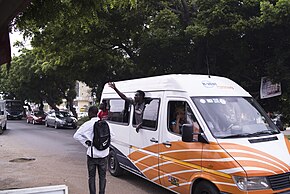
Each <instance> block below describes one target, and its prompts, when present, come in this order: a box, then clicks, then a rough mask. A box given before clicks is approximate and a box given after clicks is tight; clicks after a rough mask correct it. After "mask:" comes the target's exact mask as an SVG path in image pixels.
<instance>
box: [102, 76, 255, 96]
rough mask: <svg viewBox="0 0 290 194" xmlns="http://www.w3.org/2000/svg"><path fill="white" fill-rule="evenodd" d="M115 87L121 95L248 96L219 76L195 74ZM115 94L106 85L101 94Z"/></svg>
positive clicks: (121, 82) (162, 77)
mask: <svg viewBox="0 0 290 194" xmlns="http://www.w3.org/2000/svg"><path fill="white" fill-rule="evenodd" d="M115 84H116V87H117V88H118V89H119V90H120V91H121V92H123V93H131V92H136V91H137V90H143V91H144V92H145V93H146V92H153V91H180V92H187V93H188V95H189V96H248V97H249V96H250V94H249V93H248V92H246V91H245V90H244V89H243V88H242V87H241V86H239V85H238V84H236V83H235V82H233V81H232V80H230V79H228V78H224V77H219V76H208V75H196V74H169V75H161V76H154V77H146V78H140V79H132V80H126V81H118V82H115ZM110 93H114V94H115V93H116V92H115V91H114V90H113V89H111V88H110V87H109V86H108V84H106V85H105V87H104V90H103V94H110Z"/></svg>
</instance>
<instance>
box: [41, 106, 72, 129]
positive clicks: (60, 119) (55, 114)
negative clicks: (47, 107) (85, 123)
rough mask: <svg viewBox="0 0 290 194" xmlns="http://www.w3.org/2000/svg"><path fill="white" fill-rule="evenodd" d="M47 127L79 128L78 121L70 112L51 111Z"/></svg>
mask: <svg viewBox="0 0 290 194" xmlns="http://www.w3.org/2000/svg"><path fill="white" fill-rule="evenodd" d="M45 126H46V127H50V126H53V127H54V128H56V129H57V128H73V129H75V128H77V119H76V118H75V117H74V116H73V115H71V113H70V112H68V111H54V110H52V111H50V112H48V114H47V116H46V117H45Z"/></svg>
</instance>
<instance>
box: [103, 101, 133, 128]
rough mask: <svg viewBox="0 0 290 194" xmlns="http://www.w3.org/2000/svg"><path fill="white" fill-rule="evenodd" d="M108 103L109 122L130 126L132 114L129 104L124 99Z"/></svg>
mask: <svg viewBox="0 0 290 194" xmlns="http://www.w3.org/2000/svg"><path fill="white" fill-rule="evenodd" d="M108 102H109V103H108V104H109V107H108V108H109V111H108V120H109V121H115V122H119V123H126V124H128V123H129V112H130V109H129V108H130V107H129V104H128V103H126V101H124V100H122V99H110V100H109V101H108Z"/></svg>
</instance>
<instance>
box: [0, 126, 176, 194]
mask: <svg viewBox="0 0 290 194" xmlns="http://www.w3.org/2000/svg"><path fill="white" fill-rule="evenodd" d="M74 132H75V130H74V129H54V128H46V127H45V126H43V125H32V124H27V123H26V122H25V120H21V121H12V120H9V121H8V129H7V130H6V131H5V132H4V133H3V134H2V135H0V190H6V189H15V188H30V187H42V186H50V185H63V184H64V185H67V186H68V189H69V193H70V194H86V193H88V186H87V169H86V154H85V152H86V150H85V148H84V147H83V146H82V145H81V144H80V143H78V142H76V141H75V140H74V139H73V138H72V136H73V134H74ZM97 183H98V181H97ZM97 185H98V184H97ZM106 193H107V194H116V193H127V194H131V193H132V194H135V193H137V194H149V193H159V194H171V193H172V192H170V191H168V190H166V189H163V188H162V187H159V186H157V185H155V184H154V183H151V182H149V181H147V180H144V179H142V178H140V177H138V176H136V175H134V174H131V173H126V174H125V175H124V176H122V177H120V178H116V177H113V176H111V175H110V173H109V172H108V173H107V187H106Z"/></svg>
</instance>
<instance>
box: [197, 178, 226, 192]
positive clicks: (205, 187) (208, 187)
mask: <svg viewBox="0 0 290 194" xmlns="http://www.w3.org/2000/svg"><path fill="white" fill-rule="evenodd" d="M219 193H220V192H219V190H218V189H217V188H216V186H214V185H213V184H212V183H210V182H208V181H201V182H199V183H198V184H197V185H196V187H195V189H194V191H193V194H219Z"/></svg>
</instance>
